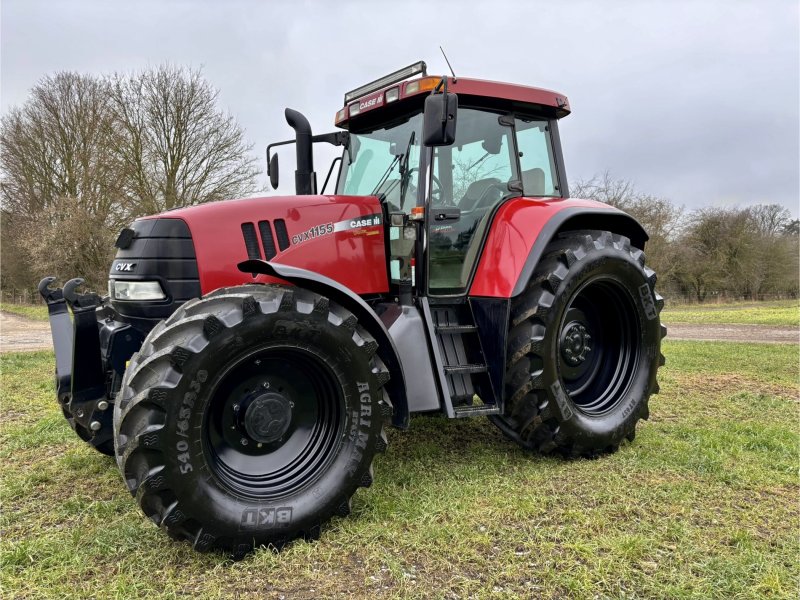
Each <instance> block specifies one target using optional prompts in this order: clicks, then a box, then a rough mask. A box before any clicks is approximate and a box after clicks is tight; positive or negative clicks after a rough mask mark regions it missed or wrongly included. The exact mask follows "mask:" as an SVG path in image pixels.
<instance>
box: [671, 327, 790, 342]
mask: <svg viewBox="0 0 800 600" xmlns="http://www.w3.org/2000/svg"><path fill="white" fill-rule="evenodd" d="M664 324H665V325H666V326H667V339H669V340H705V341H710V342H761V343H767V344H790V343H792V342H794V343H797V342H798V341H800V330H798V329H797V328H796V327H795V328H792V327H774V326H772V325H707V324H704V323H675V324H674V325H670V324H669V323H664Z"/></svg>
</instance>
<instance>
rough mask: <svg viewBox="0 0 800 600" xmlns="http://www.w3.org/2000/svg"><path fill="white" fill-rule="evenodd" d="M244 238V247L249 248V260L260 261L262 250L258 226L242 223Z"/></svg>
mask: <svg viewBox="0 0 800 600" xmlns="http://www.w3.org/2000/svg"><path fill="white" fill-rule="evenodd" d="M242 236H243V237H244V245H245V247H246V248H247V258H250V259H253V258H255V259H260V258H261V250H260V249H259V248H258V236H257V235H256V226H255V225H253V224H252V223H242Z"/></svg>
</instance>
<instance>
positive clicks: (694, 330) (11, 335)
mask: <svg viewBox="0 0 800 600" xmlns="http://www.w3.org/2000/svg"><path fill="white" fill-rule="evenodd" d="M666 326H667V329H668V334H667V339H670V340H707V341H724V342H766V343H772V344H786V343H792V342H795V343H796V342H798V341H799V339H800V331H798V330H797V329H793V328H791V327H772V326H769V325H705V324H701V323H682V324H677V323H676V324H674V325H670V324H669V323H666ZM51 347H52V345H51V342H50V325H49V323H47V321H31V320H30V319H26V318H24V317H20V316H17V315H12V314H10V313H5V312H0V352H20V351H25V350H42V349H49V348H51Z"/></svg>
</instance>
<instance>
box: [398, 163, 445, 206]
mask: <svg viewBox="0 0 800 600" xmlns="http://www.w3.org/2000/svg"><path fill="white" fill-rule="evenodd" d="M414 171H419V168H418V167H412V168H411V169H410V170H409V171H408V177H409V179H410V178H411V175H412V173H414ZM431 178H432V179H433V183H434V184H436V187H435V188H434V187H433V186H431V192H430V199H431V204H434V203H437V204H438V202H439V199H440V198H441V196H442V182H441V181H439V178H438V177H436V175H434V174H433V173H431ZM439 206H453V207H455V206H456V204H455V203H454V202H452V201H451V202H450V203H449V204H440V205H439Z"/></svg>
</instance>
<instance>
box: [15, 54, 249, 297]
mask: <svg viewBox="0 0 800 600" xmlns="http://www.w3.org/2000/svg"><path fill="white" fill-rule="evenodd" d="M217 96H218V94H217V91H216V90H215V89H214V88H213V87H212V86H211V85H210V84H209V83H208V82H207V81H206V80H205V79H203V78H202V76H201V74H200V72H199V71H190V70H186V69H181V68H177V67H158V68H155V69H152V70H149V71H145V72H143V73H139V74H136V75H133V76H127V77H126V76H121V75H117V76H114V77H111V78H103V77H93V76H87V75H79V74H77V73H57V74H55V75H52V76H49V77H45V78H44V79H42V80H41V81H40V82H39V83H38V84H37V85H36V86H35V87H34V88H33V89H32V90H31V93H30V97H29V99H28V100H27V101H26V102H25V104H23V105H22V106H20V107H16V108H12V109H11V110H10V111H9V112H8V113H7V114H6V115H5V116H3V118H2V124H1V125H0V133H1V134H2V147H0V174H1V177H2V180H1V181H0V192H1V193H2V208H3V214H2V234H3V246H4V254H5V257H6V258H7V259H8V257H12V256H13V257H14V261H15V265H14V268H13V269H8V268H6V269H4V270H3V281H4V284H8V283H9V282H13V283H14V284H15V285H18V286H20V287H22V286H29V285H32V284H35V282H36V280H37V279H38V278H39V277H41V276H42V275H44V274H54V275H57V276H59V277H60V278H62V279H63V278H66V277H72V276H75V275H81V276H84V277H85V278H86V279H87V281H89V282H90V283H91V284H92V286H93V287H95V288H101V287H104V285H105V279H106V272H107V271H106V270H107V268H108V263H109V262H110V260H111V257H112V255H113V252H114V248H113V245H112V242H113V238H114V235H115V234H116V232H117V231H118V230H119V229H120V228H121V227H122V226H124V225H125V224H127V223H128V222H130V221H131V220H132V219H134V218H136V217H138V216H142V215H145V214H153V213H158V212H161V211H164V210H167V209H171V208H176V207H179V206H186V205H190V204H198V203H200V202H207V201H210V200H222V199H225V198H229V197H235V196H243V195H248V194H250V193H251V192H253V191H255V189H256V184H255V175H256V174H257V173H258V170H257V169H256V167H255V166H254V162H255V160H254V159H253V158H251V157H250V156H249V150H250V146H248V145H247V144H246V143H245V141H244V134H243V131H242V129H241V128H240V127H239V126H238V125H237V124H236V122H235V120H234V119H233V117H232V116H230V115H227V114H225V113H223V112H221V111H220V110H219V109H218V108H217V105H216V103H217ZM11 280H13V281H11Z"/></svg>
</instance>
